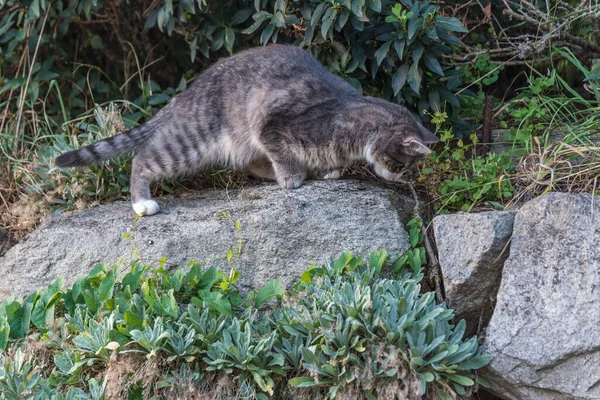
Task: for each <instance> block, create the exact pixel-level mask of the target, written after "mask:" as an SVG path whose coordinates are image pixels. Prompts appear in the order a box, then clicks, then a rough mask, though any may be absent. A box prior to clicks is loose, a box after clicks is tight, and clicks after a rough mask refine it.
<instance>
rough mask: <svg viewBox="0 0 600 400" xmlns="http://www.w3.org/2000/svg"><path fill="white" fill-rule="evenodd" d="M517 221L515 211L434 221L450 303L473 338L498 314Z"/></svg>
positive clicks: (465, 214)
mask: <svg viewBox="0 0 600 400" xmlns="http://www.w3.org/2000/svg"><path fill="white" fill-rule="evenodd" d="M514 218H515V213H514V211H490V212H482V213H474V214H470V213H459V214H449V215H439V216H437V217H435V218H434V219H433V228H434V233H435V241H436V244H437V248H438V256H439V261H440V266H441V269H442V275H443V278H444V290H445V292H446V300H447V302H448V305H449V306H450V307H451V308H453V309H454V311H455V313H456V317H457V318H458V319H464V320H465V321H466V323H467V330H466V333H467V334H469V335H472V334H475V333H477V329H478V328H479V327H485V326H487V323H488V322H489V320H490V318H491V316H492V312H493V311H494V303H495V299H496V293H497V292H498V287H499V286H500V278H501V276H502V266H503V264H504V261H505V260H506V258H507V257H508V253H509V249H508V241H509V239H510V236H511V235H512V232H513V221H514Z"/></svg>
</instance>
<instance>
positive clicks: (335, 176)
mask: <svg viewBox="0 0 600 400" xmlns="http://www.w3.org/2000/svg"><path fill="white" fill-rule="evenodd" d="M341 176H342V173H341V172H340V170H339V169H334V170H333V171H329V172H328V173H327V174H325V176H324V177H323V179H340V177H341Z"/></svg>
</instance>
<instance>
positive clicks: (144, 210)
mask: <svg viewBox="0 0 600 400" xmlns="http://www.w3.org/2000/svg"><path fill="white" fill-rule="evenodd" d="M158 208H159V207H158V203H157V202H156V201H154V200H142V201H138V202H137V203H133V211H135V213H136V214H137V215H139V216H140V217H142V216H144V215H153V214H156V213H157V212H158Z"/></svg>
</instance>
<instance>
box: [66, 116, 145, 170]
mask: <svg viewBox="0 0 600 400" xmlns="http://www.w3.org/2000/svg"><path fill="white" fill-rule="evenodd" d="M151 122H152V121H148V122H147V123H145V124H144V125H141V126H138V127H136V128H133V129H131V130H129V131H127V132H123V133H121V134H118V135H116V136H112V137H109V138H107V139H104V140H101V141H99V142H96V143H94V144H91V145H89V146H85V147H82V148H81V149H79V150H73V151H69V152H67V153H64V154H61V155H60V156H58V157H56V159H55V160H54V164H55V165H56V166H57V167H81V166H84V165H91V164H96V163H99V162H101V161H106V160H110V159H111V158H115V157H118V156H120V155H122V154H125V153H129V152H131V151H133V150H136V149H138V148H139V147H141V146H142V145H143V144H144V143H145V142H146V141H147V140H148V139H149V138H150V137H151V136H152V135H153V133H154V130H155V129H154V128H155V127H154V124H152V123H151Z"/></svg>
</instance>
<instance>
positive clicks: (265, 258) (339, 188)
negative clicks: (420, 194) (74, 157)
mask: <svg viewBox="0 0 600 400" xmlns="http://www.w3.org/2000/svg"><path fill="white" fill-rule="evenodd" d="M157 200H158V202H159V203H160V205H161V211H160V212H159V214H157V215H154V216H151V217H143V218H141V219H140V220H139V221H138V222H137V225H136V226H135V235H134V236H135V242H136V244H137V248H138V249H139V252H140V254H141V256H142V258H143V259H145V260H148V261H149V262H151V263H153V264H158V262H159V261H158V260H159V259H160V258H161V257H162V256H166V257H167V265H170V264H174V265H185V264H186V263H187V262H188V261H189V260H191V259H195V260H196V261H198V262H203V263H205V265H214V266H218V267H221V268H223V269H224V270H226V271H229V268H230V266H231V265H232V264H233V263H234V262H235V265H236V268H238V269H239V270H240V272H241V279H240V281H239V286H240V288H241V289H243V290H244V289H245V290H247V289H255V288H259V287H261V286H262V285H264V284H265V283H267V282H268V281H269V280H271V279H275V278H281V279H283V281H284V282H285V283H286V284H290V283H293V282H294V281H295V280H296V279H297V278H298V277H299V275H300V274H301V273H302V272H303V271H304V270H306V269H307V268H308V267H309V266H310V265H311V264H312V263H313V261H315V262H317V263H322V262H325V261H326V260H327V259H328V258H329V257H332V256H336V255H337V254H339V253H341V252H343V251H345V250H352V251H353V252H354V253H355V254H368V253H369V252H370V251H372V250H376V249H381V248H385V249H386V250H388V252H389V253H392V254H397V253H400V252H402V251H404V250H406V249H407V248H408V247H409V244H408V235H407V233H406V231H405V230H404V224H405V223H406V222H407V220H408V218H409V215H410V210H412V208H413V204H414V203H413V201H412V200H409V199H408V198H405V197H403V196H400V195H398V194H397V193H396V192H394V191H392V190H389V189H385V188H383V187H379V186H374V185H373V184H368V183H363V182H358V181H314V182H307V183H306V184H304V185H303V186H302V187H300V188H298V189H295V190H282V189H279V188H278V187H277V186H276V185H274V184H264V185H259V186H254V187H249V188H245V189H243V190H229V191H226V190H206V191H200V192H198V193H196V194H193V195H192V196H188V197H187V198H179V199H176V198H170V199H168V198H159V199H157ZM223 212H226V214H225V215H223ZM237 220H239V221H240V230H239V232H238V231H237V230H236V228H235V221H237ZM134 222H135V219H134V213H133V211H132V209H131V204H130V203H128V202H117V203H112V204H106V205H103V206H100V207H96V208H93V209H89V210H87V211H85V212H80V213H75V214H70V215H55V216H51V217H49V218H47V219H46V220H45V221H44V222H43V223H42V225H41V226H40V227H39V228H38V229H37V230H36V231H35V232H33V233H32V234H31V235H30V236H29V237H28V238H27V239H26V240H24V241H22V242H21V243H18V244H17V245H15V246H14V247H12V248H11V249H10V250H9V251H8V253H7V254H6V255H5V256H4V257H2V258H0V276H2V277H3V279H2V280H1V281H0V299H1V298H4V297H6V296H7V295H8V294H11V293H13V294H17V295H25V294H27V293H30V292H31V291H33V290H35V289H37V288H40V287H45V286H47V285H48V284H49V283H51V282H52V281H54V280H55V279H56V278H57V277H59V276H63V277H64V278H65V280H66V282H67V284H70V283H72V282H73V281H74V280H75V278H76V277H77V276H78V275H81V274H86V273H87V272H89V270H90V269H91V268H93V267H94V266H95V265H97V264H98V263H102V262H105V263H112V262H115V261H117V259H118V258H119V257H124V261H125V263H126V264H125V265H127V262H128V260H129V259H130V258H131V255H132V253H133V250H134V245H133V241H132V240H131V239H124V238H122V236H123V235H124V234H125V233H128V232H131V231H132V228H133V227H134ZM240 240H241V244H242V252H241V254H240V256H239V258H237V257H236V256H235V253H236V249H237V247H238V243H239V241H240ZM229 250H233V252H234V256H233V258H232V260H231V262H230V263H228V262H227V254H228V251H229ZM236 258H237V261H236Z"/></svg>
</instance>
